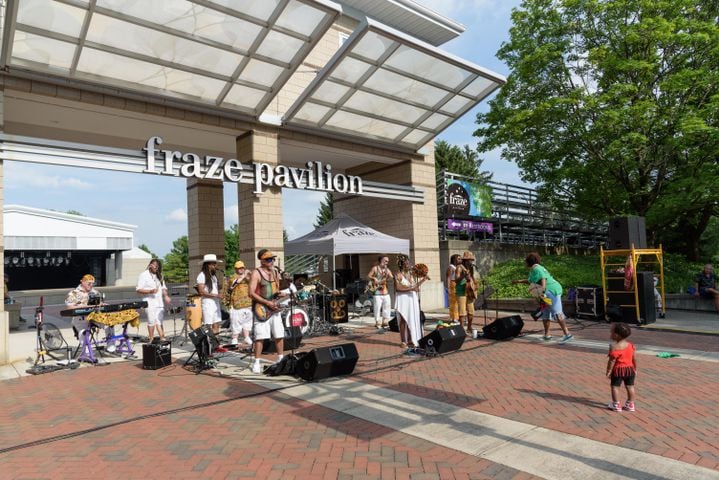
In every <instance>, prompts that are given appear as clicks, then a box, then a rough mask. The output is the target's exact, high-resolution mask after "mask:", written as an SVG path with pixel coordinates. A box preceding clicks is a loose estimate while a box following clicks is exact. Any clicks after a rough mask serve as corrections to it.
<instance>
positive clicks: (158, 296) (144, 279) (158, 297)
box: [135, 270, 167, 308]
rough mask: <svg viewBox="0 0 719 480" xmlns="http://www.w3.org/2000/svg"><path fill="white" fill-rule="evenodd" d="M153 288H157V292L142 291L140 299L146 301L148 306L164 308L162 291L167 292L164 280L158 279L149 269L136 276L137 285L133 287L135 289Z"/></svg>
mask: <svg viewBox="0 0 719 480" xmlns="http://www.w3.org/2000/svg"><path fill="white" fill-rule="evenodd" d="M153 289H157V292H155V293H144V294H143V295H144V296H143V297H142V299H143V300H144V301H146V302H147V307H148V308H164V305H163V304H162V297H163V294H164V292H167V287H166V286H165V282H164V281H163V282H160V279H158V278H157V275H155V274H154V273H152V272H150V271H149V270H145V271H144V272H142V273H141V274H140V276H139V277H138V278H137V287H135V290H136V291H137V290H153Z"/></svg>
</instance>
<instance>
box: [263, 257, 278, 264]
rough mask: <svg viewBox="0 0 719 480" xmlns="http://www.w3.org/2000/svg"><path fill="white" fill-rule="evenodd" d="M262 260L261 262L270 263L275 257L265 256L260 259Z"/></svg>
mask: <svg viewBox="0 0 719 480" xmlns="http://www.w3.org/2000/svg"><path fill="white" fill-rule="evenodd" d="M262 261H263V262H267V263H272V262H274V261H275V257H270V258H265V259H264V260H262Z"/></svg>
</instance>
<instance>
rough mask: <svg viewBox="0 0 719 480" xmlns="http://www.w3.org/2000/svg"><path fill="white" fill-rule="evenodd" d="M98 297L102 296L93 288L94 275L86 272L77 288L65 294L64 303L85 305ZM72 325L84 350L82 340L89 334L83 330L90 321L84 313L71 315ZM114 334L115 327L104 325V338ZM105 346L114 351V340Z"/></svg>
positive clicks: (75, 305) (78, 305) (70, 306)
mask: <svg viewBox="0 0 719 480" xmlns="http://www.w3.org/2000/svg"><path fill="white" fill-rule="evenodd" d="M100 298H102V297H101V294H100V292H98V291H97V290H95V277H93V276H92V275H90V274H89V273H88V274H87V275H84V276H83V277H82V278H81V279H80V285H78V286H77V288H75V289H73V290H70V292H69V293H68V294H67V298H66V299H65V305H67V306H68V307H69V308H79V307H86V306H88V305H90V304H91V300H93V302H92V303H95V299H98V300H99V299H100ZM72 326H73V328H74V329H75V330H76V331H77V337H78V340H79V341H80V350H82V351H84V347H85V344H84V342H85V341H86V339H87V338H89V335H88V336H86V335H85V330H88V329H89V328H90V322H88V321H87V320H86V319H85V316H84V315H83V316H75V317H72ZM114 334H115V327H110V326H106V327H105V337H106V338H108V339H110V338H112V337H113V335H114ZM89 348H92V346H91V345H90V346H89ZM106 348H107V351H108V352H110V353H112V352H114V351H115V348H116V347H115V342H114V341H113V342H112V343H108V344H107V346H106Z"/></svg>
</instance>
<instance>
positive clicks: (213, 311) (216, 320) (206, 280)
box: [197, 253, 227, 353]
mask: <svg viewBox="0 0 719 480" xmlns="http://www.w3.org/2000/svg"><path fill="white" fill-rule="evenodd" d="M218 261H219V260H217V255H214V254H212V253H209V254H207V255H205V256H204V257H203V258H202V271H201V272H200V274H199V275H197V291H198V292H199V293H200V296H201V297H202V323H204V324H205V325H210V326H211V327H212V333H214V334H215V335H217V334H219V333H220V326H221V325H222V310H220V300H221V299H222V295H221V294H220V287H219V284H218V280H217V275H216V274H215V273H216V271H217V262H218ZM226 351H227V349H226V348H223V347H221V346H217V347H216V348H215V350H214V352H215V353H223V352H226Z"/></svg>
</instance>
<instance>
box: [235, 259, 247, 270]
mask: <svg viewBox="0 0 719 480" xmlns="http://www.w3.org/2000/svg"><path fill="white" fill-rule="evenodd" d="M237 268H245V262H243V261H242V260H237V261H236V262H235V269H237Z"/></svg>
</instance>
